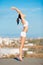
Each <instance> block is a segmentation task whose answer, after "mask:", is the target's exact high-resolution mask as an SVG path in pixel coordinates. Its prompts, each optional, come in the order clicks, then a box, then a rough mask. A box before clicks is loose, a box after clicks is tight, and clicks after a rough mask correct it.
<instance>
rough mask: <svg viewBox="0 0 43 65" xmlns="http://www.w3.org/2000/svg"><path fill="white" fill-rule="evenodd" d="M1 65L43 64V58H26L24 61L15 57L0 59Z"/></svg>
mask: <svg viewBox="0 0 43 65" xmlns="http://www.w3.org/2000/svg"><path fill="white" fill-rule="evenodd" d="M0 65H43V58H42V59H41V58H40V59H39V58H24V59H23V61H22V62H20V61H17V60H15V59H0Z"/></svg>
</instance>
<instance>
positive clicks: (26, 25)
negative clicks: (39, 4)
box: [11, 7, 28, 61]
mask: <svg viewBox="0 0 43 65" xmlns="http://www.w3.org/2000/svg"><path fill="white" fill-rule="evenodd" d="M11 9H12V10H16V11H17V13H18V18H17V24H19V20H21V23H22V24H23V30H22V32H21V38H20V39H21V45H20V48H19V52H20V54H19V58H18V59H19V60H20V61H22V60H23V59H22V54H23V51H22V49H23V47H24V43H25V39H26V32H27V31H28V22H27V21H26V20H25V15H24V14H23V13H22V12H21V11H20V10H19V9H18V8H16V7H12V8H11Z"/></svg>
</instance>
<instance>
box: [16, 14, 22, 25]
mask: <svg viewBox="0 0 43 65" xmlns="http://www.w3.org/2000/svg"><path fill="white" fill-rule="evenodd" d="M20 19H21V15H20V14H19V15H18V18H17V25H18V24H19V21H20Z"/></svg>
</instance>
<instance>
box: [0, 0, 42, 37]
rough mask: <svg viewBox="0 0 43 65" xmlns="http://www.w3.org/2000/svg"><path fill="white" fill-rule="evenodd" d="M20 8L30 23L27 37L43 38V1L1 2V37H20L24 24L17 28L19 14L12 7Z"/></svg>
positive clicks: (9, 0) (6, 0)
mask: <svg viewBox="0 0 43 65" xmlns="http://www.w3.org/2000/svg"><path fill="white" fill-rule="evenodd" d="M12 6H16V7H18V8H19V9H20V10H21V11H22V12H23V13H24V14H25V15H26V20H27V21H28V23H29V30H28V33H27V37H43V18H42V17H43V0H0V36H2V37H20V33H21V31H22V29H23V27H22V24H21V22H20V24H19V25H18V26H17V24H16V18H17V15H18V14H17V12H16V11H12V10H11V7H12Z"/></svg>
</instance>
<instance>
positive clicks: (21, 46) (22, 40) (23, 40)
mask: <svg viewBox="0 0 43 65" xmlns="http://www.w3.org/2000/svg"><path fill="white" fill-rule="evenodd" d="M25 39H26V37H21V45H20V48H19V51H20V55H19V58H20V60H21V61H22V54H23V47H24V43H25Z"/></svg>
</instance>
